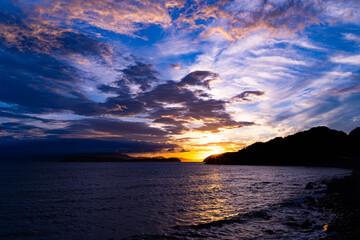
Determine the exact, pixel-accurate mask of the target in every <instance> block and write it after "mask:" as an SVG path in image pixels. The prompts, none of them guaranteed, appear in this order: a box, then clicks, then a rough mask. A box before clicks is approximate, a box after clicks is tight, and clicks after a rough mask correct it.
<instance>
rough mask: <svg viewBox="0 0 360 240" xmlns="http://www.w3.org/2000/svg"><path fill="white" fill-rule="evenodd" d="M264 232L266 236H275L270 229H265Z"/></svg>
mask: <svg viewBox="0 0 360 240" xmlns="http://www.w3.org/2000/svg"><path fill="white" fill-rule="evenodd" d="M264 232H266V233H267V234H270V235H273V234H275V233H274V231H273V230H271V229H266V230H264Z"/></svg>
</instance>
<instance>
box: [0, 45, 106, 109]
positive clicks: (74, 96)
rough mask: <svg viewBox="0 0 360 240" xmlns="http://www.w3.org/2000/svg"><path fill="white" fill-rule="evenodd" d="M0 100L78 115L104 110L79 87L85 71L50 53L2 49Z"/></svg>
mask: <svg viewBox="0 0 360 240" xmlns="http://www.w3.org/2000/svg"><path fill="white" fill-rule="evenodd" d="M0 52H1V54H0V101H2V102H5V103H9V104H16V105H17V110H18V111H23V112H29V113H48V112H64V111H72V112H74V113H75V114H79V115H97V114H101V113H103V112H105V111H104V110H103V109H101V106H100V105H98V104H97V103H96V102H94V101H92V100H90V99H89V98H88V97H87V95H86V94H85V93H84V92H82V90H80V85H81V84H83V83H82V79H83V78H84V75H86V74H85V73H83V72H82V71H80V70H79V69H76V68H74V67H72V66H70V65H69V64H67V63H65V62H63V61H60V60H57V59H55V58H54V57H51V56H48V55H31V54H27V53H21V52H17V51H12V50H9V49H0Z"/></svg>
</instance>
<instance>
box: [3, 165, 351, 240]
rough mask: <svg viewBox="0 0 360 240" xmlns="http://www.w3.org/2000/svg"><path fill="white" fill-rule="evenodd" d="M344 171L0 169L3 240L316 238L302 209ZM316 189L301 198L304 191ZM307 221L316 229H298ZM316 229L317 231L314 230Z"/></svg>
mask: <svg viewBox="0 0 360 240" xmlns="http://www.w3.org/2000/svg"><path fill="white" fill-rule="evenodd" d="M350 173H351V171H350V170H347V169H336V168H319V167H317V168H315V167H275V166H227V165H205V164H202V163H57V162H56V163H26V164H25V163H22V164H5V163H2V164H1V166H0V239H9V240H15V239H21V240H30V239H34V240H35V239H36V240H38V239H44V240H45V239H46V240H50V239H76V240H80V239H86V240H91V239H94V240H102V239H104V240H110V239H314V238H319V237H321V236H324V235H325V234H326V233H325V232H324V230H323V229H322V226H323V225H325V224H326V223H327V222H328V221H330V219H331V217H332V216H331V214H327V213H324V212H320V211H319V210H318V209H316V208H310V209H309V208H308V207H306V206H305V205H304V203H303V202H304V199H305V198H306V197H307V196H311V197H315V198H316V197H319V196H321V194H322V193H321V190H323V188H324V187H325V185H324V184H323V181H327V180H330V179H332V178H334V177H337V178H340V177H343V176H346V175H350ZM310 181H311V182H314V183H316V185H315V186H316V187H315V189H312V190H306V189H305V185H306V184H307V183H308V182H310ZM306 219H308V220H309V221H313V222H312V226H313V227H312V228H310V229H304V228H301V227H299V226H294V224H289V223H294V222H296V223H299V224H301V223H302V222H303V221H305V220H306ZM314 226H316V227H314Z"/></svg>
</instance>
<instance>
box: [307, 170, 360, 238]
mask: <svg viewBox="0 0 360 240" xmlns="http://www.w3.org/2000/svg"><path fill="white" fill-rule="evenodd" d="M326 185H327V189H326V190H324V193H325V196H324V197H321V198H319V199H316V201H315V202H313V203H312V204H313V205H314V206H315V207H317V208H318V209H320V210H321V211H326V212H330V213H333V214H335V216H334V217H333V218H332V219H331V220H330V222H329V223H328V224H327V225H325V226H324V230H325V231H326V233H327V235H326V237H325V238H324V239H326V240H339V239H342V240H343V239H354V240H355V239H359V236H360V171H359V169H356V170H354V171H353V173H352V175H351V176H347V177H344V178H342V179H333V180H332V181H330V182H328V183H326ZM307 187H311V184H310V185H309V186H307Z"/></svg>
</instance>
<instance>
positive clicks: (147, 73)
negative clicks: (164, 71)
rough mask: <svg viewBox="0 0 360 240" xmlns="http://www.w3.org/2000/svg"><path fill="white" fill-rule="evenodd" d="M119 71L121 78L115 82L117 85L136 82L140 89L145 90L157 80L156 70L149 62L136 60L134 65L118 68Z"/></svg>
mask: <svg viewBox="0 0 360 240" xmlns="http://www.w3.org/2000/svg"><path fill="white" fill-rule="evenodd" d="M120 72H121V73H122V78H121V79H120V80H119V81H117V82H116V83H117V84H118V86H123V85H129V84H136V85H139V86H140V89H141V90H143V91H145V90H148V89H149V88H150V87H151V84H152V83H156V82H157V81H158V78H157V75H158V72H156V71H155V70H153V66H152V65H151V64H145V63H141V62H136V63H135V64H134V65H132V66H129V67H128V68H125V69H123V70H120Z"/></svg>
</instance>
